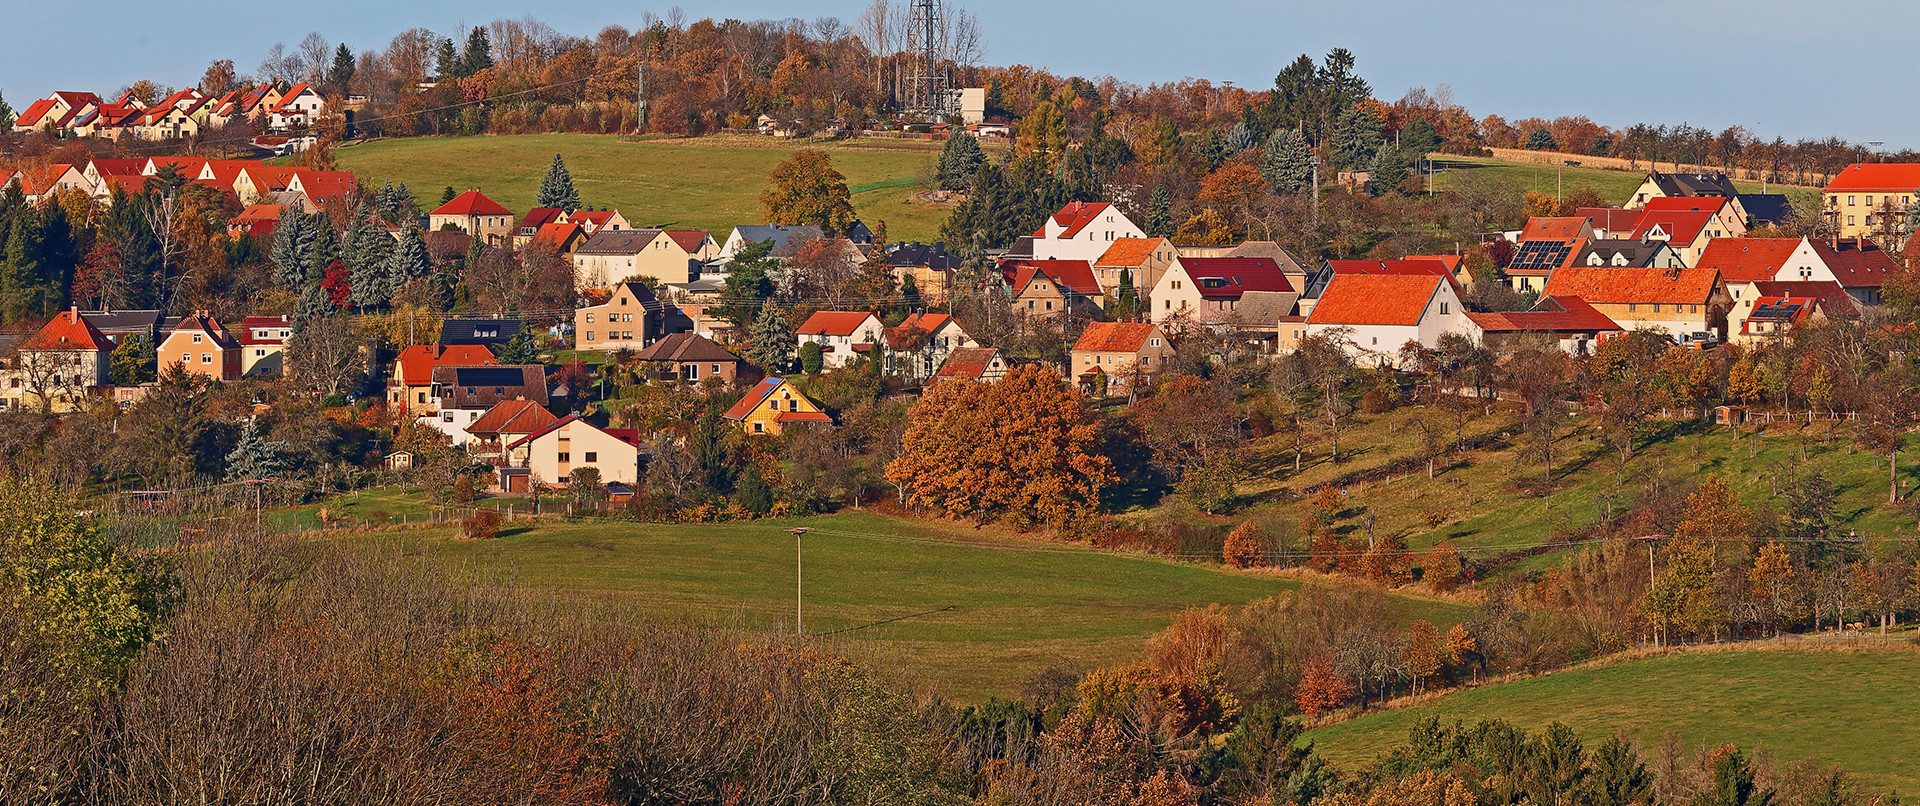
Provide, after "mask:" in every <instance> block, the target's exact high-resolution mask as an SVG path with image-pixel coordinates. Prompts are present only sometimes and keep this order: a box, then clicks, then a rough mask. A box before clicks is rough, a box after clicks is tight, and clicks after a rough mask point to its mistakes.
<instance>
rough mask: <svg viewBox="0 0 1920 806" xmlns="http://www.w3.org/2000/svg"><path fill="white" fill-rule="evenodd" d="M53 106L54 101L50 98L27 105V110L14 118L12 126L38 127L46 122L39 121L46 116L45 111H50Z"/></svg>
mask: <svg viewBox="0 0 1920 806" xmlns="http://www.w3.org/2000/svg"><path fill="white" fill-rule="evenodd" d="M53 106H54V100H53V99H52V98H42V99H40V100H38V101H34V102H33V103H31V104H28V105H27V108H26V110H25V111H23V112H21V113H20V114H19V115H17V116H15V117H14V119H13V125H15V126H38V125H40V124H42V123H44V122H46V121H43V120H41V119H40V118H41V117H43V116H45V115H46V114H47V110H50V109H52V108H53Z"/></svg>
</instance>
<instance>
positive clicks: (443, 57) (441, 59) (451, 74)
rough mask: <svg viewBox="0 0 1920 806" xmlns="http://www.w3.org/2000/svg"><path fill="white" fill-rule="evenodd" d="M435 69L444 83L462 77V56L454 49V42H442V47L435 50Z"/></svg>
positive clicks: (444, 40)
mask: <svg viewBox="0 0 1920 806" xmlns="http://www.w3.org/2000/svg"><path fill="white" fill-rule="evenodd" d="M433 69H434V72H435V73H437V74H438V75H439V76H440V80H442V81H445V80H447V79H450V78H461V77H462V76H461V75H460V54H459V52H458V51H455V50H454V49H453V40H451V39H442V40H440V46H439V47H438V48H435V49H434V53H433Z"/></svg>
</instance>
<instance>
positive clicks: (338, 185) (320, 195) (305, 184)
mask: <svg viewBox="0 0 1920 806" xmlns="http://www.w3.org/2000/svg"><path fill="white" fill-rule="evenodd" d="M296 176H298V177H300V188H301V189H302V190H305V191H306V192H307V198H309V199H312V200H313V201H315V202H320V201H324V200H328V199H343V198H346V196H347V194H348V193H351V192H353V189H354V186H355V185H356V184H357V183H358V181H359V180H357V179H355V178H354V175H353V172H352V171H304V170H303V171H300V172H298V173H297V174H296ZM487 215H491V214H490V213H489V214H487Z"/></svg>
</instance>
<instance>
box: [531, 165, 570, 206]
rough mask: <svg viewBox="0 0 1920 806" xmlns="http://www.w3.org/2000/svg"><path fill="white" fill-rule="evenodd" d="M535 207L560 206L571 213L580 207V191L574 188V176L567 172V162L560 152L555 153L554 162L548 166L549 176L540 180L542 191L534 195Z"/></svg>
mask: <svg viewBox="0 0 1920 806" xmlns="http://www.w3.org/2000/svg"><path fill="white" fill-rule="evenodd" d="M533 206H535V207H558V208H560V209H562V210H565V211H567V212H569V213H571V212H573V211H575V210H578V209H580V192H579V191H577V190H574V188H573V176H572V175H571V174H569V173H567V164H566V163H565V162H563V161H561V159H560V155H559V154H555V155H553V163H552V164H550V165H548V166H547V176H546V178H544V179H541V180H540V191H539V192H538V193H535V194H534V196H533Z"/></svg>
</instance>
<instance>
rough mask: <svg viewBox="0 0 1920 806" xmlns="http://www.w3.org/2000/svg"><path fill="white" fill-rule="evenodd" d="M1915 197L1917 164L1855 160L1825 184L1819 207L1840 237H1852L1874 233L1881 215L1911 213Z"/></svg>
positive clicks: (1919, 190) (1919, 177)
mask: <svg viewBox="0 0 1920 806" xmlns="http://www.w3.org/2000/svg"><path fill="white" fill-rule="evenodd" d="M1915 197H1920V163H1911V162H1875V163H1856V164H1853V165H1849V166H1847V169H1846V170H1844V171H1841V172H1840V173H1839V174H1837V175H1835V176H1834V177H1833V181H1831V182H1828V183H1827V187H1826V191H1825V197H1824V198H1823V199H1821V208H1820V209H1821V212H1822V214H1824V215H1825V216H1826V217H1827V220H1828V222H1830V223H1832V224H1833V225H1834V226H1835V227H1836V228H1838V229H1839V230H1840V237H1842V238H1852V237H1854V236H1856V235H1874V234H1876V233H1877V231H1878V230H1879V229H1880V225H1881V223H1882V222H1881V219H1882V218H1884V217H1888V216H1892V217H1895V218H1898V217H1901V216H1906V215H1909V214H1911V210H1912V208H1913V203H1914V199H1915ZM1895 246H1896V247H1897V246H1899V245H1898V244H1896V245H1895Z"/></svg>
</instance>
